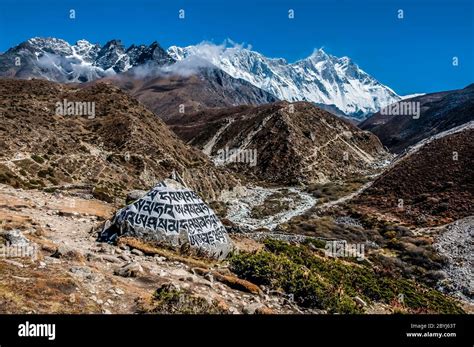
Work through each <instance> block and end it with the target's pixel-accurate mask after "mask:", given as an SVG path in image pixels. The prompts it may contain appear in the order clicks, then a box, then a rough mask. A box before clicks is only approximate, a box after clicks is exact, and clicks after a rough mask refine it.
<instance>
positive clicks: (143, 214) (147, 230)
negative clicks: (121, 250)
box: [99, 179, 233, 259]
mask: <svg viewBox="0 0 474 347" xmlns="http://www.w3.org/2000/svg"><path fill="white" fill-rule="evenodd" d="M120 236H130V237H135V238H138V239H141V240H143V241H149V242H154V243H159V244H163V245H166V246H171V247H173V248H176V249H182V248H185V249H186V248H189V249H190V250H192V251H195V252H196V253H198V254H201V255H205V256H208V257H211V258H217V259H224V258H225V257H226V256H227V255H228V254H229V253H230V251H231V250H232V248H233V246H232V241H231V240H230V238H229V236H228V235H227V231H226V229H225V227H224V226H223V225H222V223H221V221H220V220H219V218H218V217H217V216H216V214H215V213H214V211H213V210H212V209H211V208H210V207H209V206H208V205H207V204H206V203H204V201H203V200H202V199H201V198H200V197H199V196H198V195H197V194H196V193H195V192H193V191H192V190H190V189H189V188H187V187H185V186H184V185H183V184H182V183H180V182H178V181H175V180H173V179H166V180H164V181H162V182H160V183H159V184H157V185H156V186H155V187H154V188H153V189H151V190H150V191H149V192H148V193H146V194H145V195H144V196H142V197H141V198H139V199H138V200H136V201H134V202H133V203H132V204H130V205H128V206H126V207H124V208H122V209H120V210H119V211H117V212H116V214H115V215H114V217H113V218H112V220H110V221H107V222H106V223H105V226H104V228H103V230H102V232H101V235H100V237H99V238H100V240H101V241H105V242H114V241H115V240H116V239H117V238H118V237H120Z"/></svg>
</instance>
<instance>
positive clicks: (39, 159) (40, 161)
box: [31, 154, 44, 164]
mask: <svg viewBox="0 0 474 347" xmlns="http://www.w3.org/2000/svg"><path fill="white" fill-rule="evenodd" d="M31 159H33V160H34V161H36V162H37V163H38V164H43V163H44V159H43V158H42V157H41V156H39V155H37V154H33V155H32V156H31Z"/></svg>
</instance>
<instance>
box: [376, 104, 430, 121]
mask: <svg viewBox="0 0 474 347" xmlns="http://www.w3.org/2000/svg"><path fill="white" fill-rule="evenodd" d="M420 109H421V105H420V102H419V101H399V102H396V103H394V104H390V105H388V106H385V107H382V108H381V109H380V114H381V115H384V116H410V117H412V118H413V119H418V118H420Z"/></svg>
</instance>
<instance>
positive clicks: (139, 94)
mask: <svg viewBox="0 0 474 347" xmlns="http://www.w3.org/2000/svg"><path fill="white" fill-rule="evenodd" d="M100 81H101V82H102V81H106V82H108V83H112V84H114V85H116V86H119V87H120V88H121V89H123V90H124V91H126V92H127V93H129V94H130V95H131V96H133V97H134V98H136V99H137V100H139V101H140V102H141V103H143V104H144V105H145V106H147V107H148V109H150V110H152V111H153V112H154V113H155V114H156V115H157V116H159V117H160V118H162V119H164V120H167V119H170V118H172V117H174V116H179V115H180V114H182V113H192V112H196V111H201V110H204V109H211V108H219V107H229V106H236V105H260V104H266V103H269V102H274V101H276V100H277V99H276V98H275V97H274V96H273V95H271V94H270V93H268V92H265V91H263V90H262V89H259V88H257V87H255V86H253V85H252V84H250V83H248V82H247V81H244V80H242V79H236V78H233V77H231V76H230V75H228V74H227V73H225V72H224V71H222V70H219V69H217V68H214V67H207V66H202V67H199V68H197V69H193V70H192V71H191V72H190V73H185V74H183V73H182V71H180V69H179V68H177V69H175V68H173V69H172V70H171V71H169V72H165V71H163V72H162V73H159V74H153V73H152V72H151V73H150V74H149V75H148V76H146V77H145V78H144V77H143V76H140V75H137V73H134V72H132V71H131V72H130V73H125V74H121V75H117V76H113V77H108V78H105V79H102V80H100Z"/></svg>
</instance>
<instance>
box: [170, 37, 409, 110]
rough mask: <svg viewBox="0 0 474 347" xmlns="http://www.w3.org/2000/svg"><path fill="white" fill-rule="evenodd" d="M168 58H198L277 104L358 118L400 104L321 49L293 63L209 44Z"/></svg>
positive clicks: (360, 72) (373, 81)
mask: <svg viewBox="0 0 474 347" xmlns="http://www.w3.org/2000/svg"><path fill="white" fill-rule="evenodd" d="M168 53H169V55H170V56H172V57H173V58H174V59H176V60H178V61H179V60H182V59H186V58H187V57H190V56H198V57H200V58H202V59H205V60H207V61H209V62H210V63H212V64H213V65H215V66H217V67H219V68H220V69H222V70H223V71H225V72H227V73H228V74H229V75H231V76H232V77H235V78H242V79H244V80H246V81H248V82H250V83H252V84H253V85H255V86H257V87H259V88H261V89H263V90H266V91H268V92H269V93H271V94H273V95H275V96H276V97H277V98H279V99H280V100H287V101H309V102H313V103H316V104H321V105H327V106H331V107H332V108H333V110H332V112H333V113H343V114H346V115H349V116H352V117H356V118H359V119H361V118H363V117H364V116H365V115H367V114H369V113H373V112H376V111H378V110H379V109H380V108H381V107H383V106H385V105H388V104H391V103H394V102H396V101H398V100H400V97H399V96H398V95H397V94H396V93H395V92H394V91H393V90H391V89H390V88H388V87H387V86H385V85H383V84H381V83H380V82H378V81H377V80H376V79H375V78H373V77H372V76H370V75H369V74H367V73H366V72H365V71H363V70H362V69H360V68H359V67H358V66H357V64H355V63H354V62H353V61H352V60H351V59H350V58H348V57H342V58H338V57H335V56H333V55H330V54H327V53H326V52H325V51H324V50H323V49H319V50H317V51H315V52H314V53H313V54H312V55H310V56H309V57H307V58H305V59H302V60H299V61H296V62H294V63H288V62H287V61H285V60H284V59H273V58H267V57H265V56H264V55H262V54H260V53H258V52H255V51H252V50H250V49H246V48H242V47H219V46H214V45H211V44H200V45H197V46H188V47H176V46H172V47H170V48H169V49H168Z"/></svg>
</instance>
